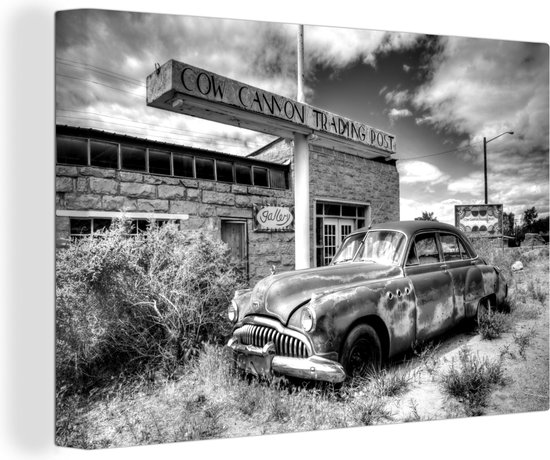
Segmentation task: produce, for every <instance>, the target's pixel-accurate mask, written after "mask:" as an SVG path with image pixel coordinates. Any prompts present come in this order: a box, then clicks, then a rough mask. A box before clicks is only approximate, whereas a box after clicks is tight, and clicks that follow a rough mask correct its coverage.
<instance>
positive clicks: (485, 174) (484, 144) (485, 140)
mask: <svg viewBox="0 0 550 460" xmlns="http://www.w3.org/2000/svg"><path fill="white" fill-rule="evenodd" d="M505 134H514V131H506V132H505V133H500V134H499V135H498V136H495V137H492V138H491V139H489V140H487V139H486V138H483V175H484V178H485V204H488V201H487V144H488V143H489V142H491V141H494V140H495V139H497V138H498V137H500V136H504V135H505Z"/></svg>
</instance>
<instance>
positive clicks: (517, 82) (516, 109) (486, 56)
mask: <svg viewBox="0 0 550 460" xmlns="http://www.w3.org/2000/svg"><path fill="white" fill-rule="evenodd" d="M441 44H442V45H443V46H442V52H441V54H440V55H438V56H437V57H436V58H435V59H434V60H433V61H432V69H431V74H432V78H431V79H430V80H429V81H428V82H427V83H425V84H424V85H423V86H422V87H421V88H420V89H419V90H418V91H417V93H416V94H415V96H414V98H413V102H414V104H415V105H416V106H417V107H419V108H422V109H425V110H427V111H428V112H429V115H430V116H431V118H430V121H431V122H432V123H433V124H434V125H435V126H437V127H441V128H452V129H454V130H455V131H457V132H459V133H466V134H468V135H470V138H471V139H472V141H474V142H475V141H480V140H482V138H483V136H485V137H487V138H490V137H492V136H494V135H497V134H499V133H501V132H503V131H509V130H513V131H515V132H516V136H517V139H522V142H523V144H524V146H526V147H527V148H530V147H534V146H543V147H546V149H547V148H548V47H547V45H545V44H533V43H521V42H497V41H495V40H482V39H471V38H459V37H442V38H441ZM508 141H509V140H507V142H508Z"/></svg>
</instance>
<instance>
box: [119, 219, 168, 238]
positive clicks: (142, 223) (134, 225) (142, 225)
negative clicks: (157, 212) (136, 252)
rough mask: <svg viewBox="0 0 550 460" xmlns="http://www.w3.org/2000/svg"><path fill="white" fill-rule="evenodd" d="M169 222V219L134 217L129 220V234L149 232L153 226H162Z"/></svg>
mask: <svg viewBox="0 0 550 460" xmlns="http://www.w3.org/2000/svg"><path fill="white" fill-rule="evenodd" d="M168 222H170V221H169V220H168V219H132V220H130V221H129V222H128V227H129V228H128V234H130V235H139V234H142V233H147V231H148V230H149V229H150V228H151V227H162V226H163V225H165V224H166V223H168Z"/></svg>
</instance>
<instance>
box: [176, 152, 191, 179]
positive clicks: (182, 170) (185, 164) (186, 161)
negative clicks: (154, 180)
mask: <svg viewBox="0 0 550 460" xmlns="http://www.w3.org/2000/svg"><path fill="white" fill-rule="evenodd" d="M173 160H174V176H181V177H195V170H194V167H193V157H190V156H187V155H176V154H174V158H173Z"/></svg>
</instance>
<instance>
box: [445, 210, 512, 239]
mask: <svg viewBox="0 0 550 460" xmlns="http://www.w3.org/2000/svg"><path fill="white" fill-rule="evenodd" d="M455 227H457V228H458V229H460V230H462V231H463V232H464V233H466V234H467V235H468V236H469V237H476V236H477V237H488V236H502V205H501V204H470V205H457V206H455Z"/></svg>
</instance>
